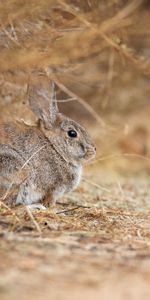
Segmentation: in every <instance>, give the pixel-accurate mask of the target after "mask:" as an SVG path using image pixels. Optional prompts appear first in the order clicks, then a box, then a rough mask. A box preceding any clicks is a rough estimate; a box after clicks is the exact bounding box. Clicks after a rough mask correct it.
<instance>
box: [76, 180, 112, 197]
mask: <svg viewBox="0 0 150 300" xmlns="http://www.w3.org/2000/svg"><path fill="white" fill-rule="evenodd" d="M82 180H83V181H85V182H87V183H89V184H91V185H93V186H95V187H97V188H98V189H100V190H103V191H105V192H108V193H110V192H111V191H110V190H108V189H106V188H104V187H102V186H101V185H99V184H97V183H95V182H93V181H91V180H87V179H86V178H82Z"/></svg>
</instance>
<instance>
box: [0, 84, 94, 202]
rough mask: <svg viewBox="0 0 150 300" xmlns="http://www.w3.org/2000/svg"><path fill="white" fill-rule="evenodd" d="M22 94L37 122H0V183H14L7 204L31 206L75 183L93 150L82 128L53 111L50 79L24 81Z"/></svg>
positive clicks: (53, 197) (2, 185)
mask: <svg viewBox="0 0 150 300" xmlns="http://www.w3.org/2000/svg"><path fill="white" fill-rule="evenodd" d="M28 100H29V104H30V107H31V110H32V111H33V112H34V114H35V115H36V116H37V118H38V122H37V125H35V126H29V125H26V124H24V123H21V122H13V123H9V124H8V123H7V124H2V125H1V127H0V139H1V140H0V187H1V188H5V189H7V188H9V187H10V184H11V187H13V188H16V187H18V192H17V195H16V197H11V198H10V199H11V200H10V204H11V205H15V204H21V203H24V204H26V205H30V206H32V207H34V206H36V205H37V204H39V203H40V202H42V201H43V203H44V199H49V200H48V201H49V202H51V201H55V199H57V198H58V197H60V196H63V194H65V193H68V192H70V191H72V190H73V189H75V188H76V187H77V186H78V184H79V182H80V179H81V174H82V165H83V163H84V162H85V161H87V160H89V159H91V158H94V156H95V153H96V151H95V146H94V145H93V143H92V142H91V140H90V137H89V135H88V133H87V131H86V130H85V129H84V128H83V127H82V126H80V125H79V124H78V123H76V122H75V121H73V120H71V119H70V118H68V117H66V116H65V115H63V114H61V113H60V112H59V110H58V107H57V101H56V97H55V90H54V83H53V82H51V84H50V83H49V82H47V81H46V83H45V82H43V81H42V82H41V83H40V84H39V83H33V84H32V85H30V86H29V89H28ZM35 204H36V205H35Z"/></svg>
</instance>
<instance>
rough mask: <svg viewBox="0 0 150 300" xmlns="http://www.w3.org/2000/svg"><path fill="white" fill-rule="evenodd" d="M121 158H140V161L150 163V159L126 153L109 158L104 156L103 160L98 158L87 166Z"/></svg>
mask: <svg viewBox="0 0 150 300" xmlns="http://www.w3.org/2000/svg"><path fill="white" fill-rule="evenodd" d="M119 157H127V158H130V157H131V158H140V159H143V160H145V161H148V162H149V163H150V158H148V157H145V156H143V155H140V154H130V153H124V154H110V155H107V156H103V157H101V158H98V159H96V160H93V161H92V162H89V163H87V165H88V166H89V165H93V164H95V163H97V162H100V161H105V160H107V159H112V158H116V159H117V158H119Z"/></svg>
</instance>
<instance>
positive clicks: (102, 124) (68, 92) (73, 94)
mask: <svg viewBox="0 0 150 300" xmlns="http://www.w3.org/2000/svg"><path fill="white" fill-rule="evenodd" d="M46 74H47V75H48V76H50V75H49V72H48V71H47V70H46ZM53 79H54V81H55V82H56V84H57V85H58V86H59V88H60V89H61V90H63V91H64V92H65V93H66V94H68V95H69V96H70V97H71V98H76V99H77V101H78V102H80V103H81V104H82V105H83V106H84V107H85V108H86V110H87V111H89V113H91V115H92V116H93V117H94V118H95V119H96V120H97V122H99V123H100V125H101V126H102V127H106V124H105V122H104V121H103V120H102V118H101V117H100V116H99V115H98V114H97V113H96V112H95V110H94V109H93V108H92V107H91V106H90V105H89V104H88V103H87V102H86V101H85V100H84V99H82V98H81V97H79V96H77V95H76V94H75V93H73V92H72V91H70V90H69V89H68V88H67V87H66V86H65V85H64V84H63V83H61V82H60V81H59V80H58V79H57V78H56V76H54V75H53Z"/></svg>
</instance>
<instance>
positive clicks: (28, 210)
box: [25, 205, 42, 235]
mask: <svg viewBox="0 0 150 300" xmlns="http://www.w3.org/2000/svg"><path fill="white" fill-rule="evenodd" d="M25 208H26V211H27V213H28V215H29V217H30V219H31V221H32V222H33V224H34V226H35V228H36V229H37V232H38V233H39V234H40V235H41V233H42V231H41V228H40V226H39V224H38V223H37V221H36V220H35V218H34V216H33V214H32V212H31V210H30V208H29V207H28V206H27V205H25Z"/></svg>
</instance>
